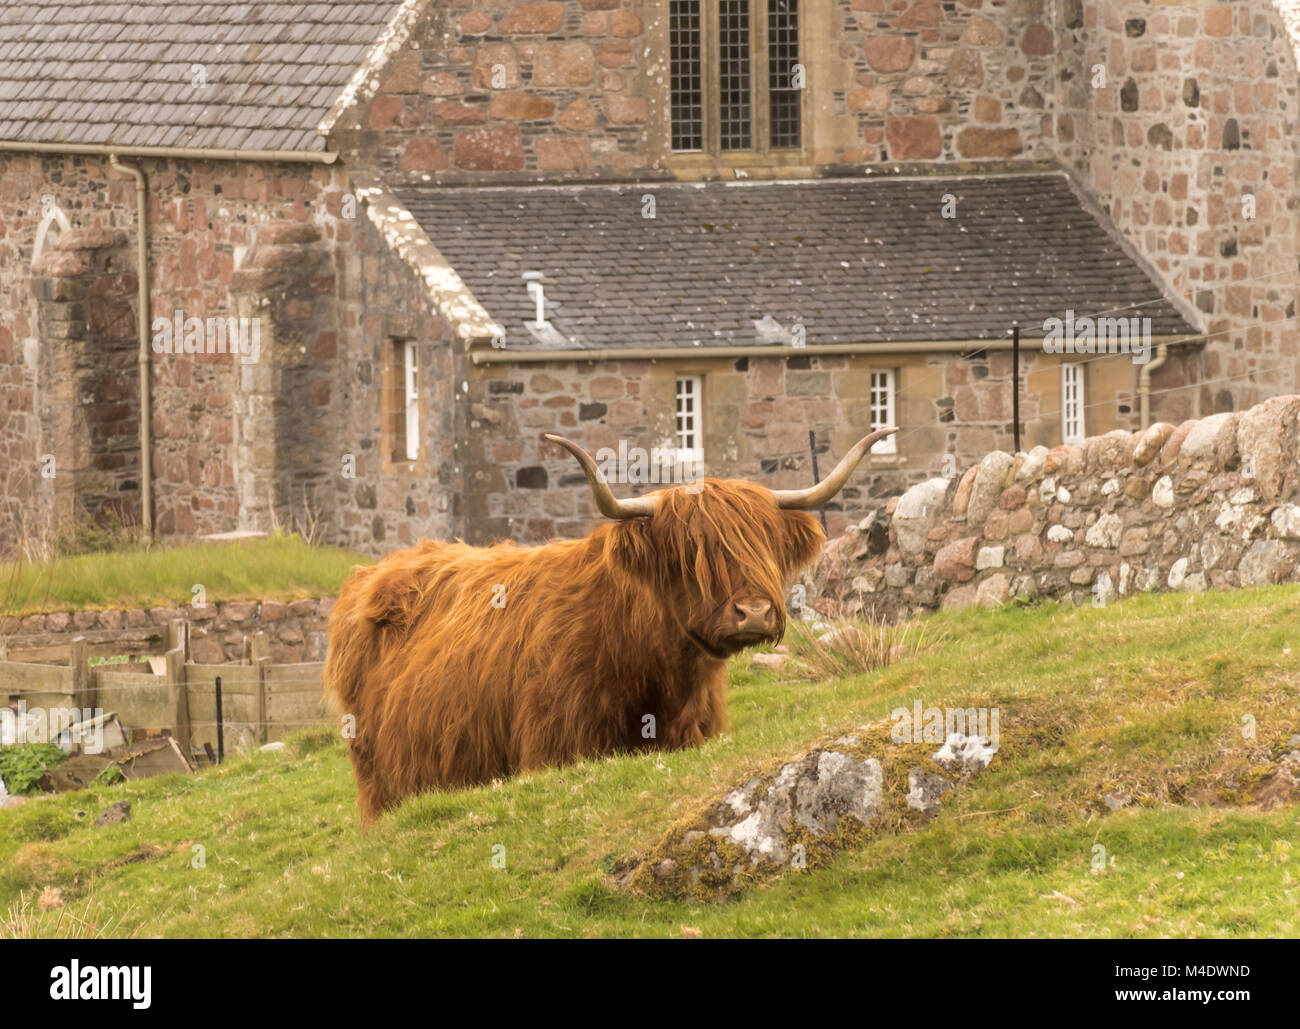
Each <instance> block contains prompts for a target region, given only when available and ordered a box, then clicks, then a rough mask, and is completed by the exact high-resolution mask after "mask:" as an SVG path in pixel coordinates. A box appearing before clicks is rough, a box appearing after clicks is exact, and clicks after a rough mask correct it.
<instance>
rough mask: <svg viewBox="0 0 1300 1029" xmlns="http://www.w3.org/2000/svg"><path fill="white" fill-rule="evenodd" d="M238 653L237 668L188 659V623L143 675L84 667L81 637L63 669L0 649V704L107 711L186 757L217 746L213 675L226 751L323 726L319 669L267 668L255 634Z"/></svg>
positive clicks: (263, 642) (171, 632) (177, 624)
mask: <svg viewBox="0 0 1300 1029" xmlns="http://www.w3.org/2000/svg"><path fill="white" fill-rule="evenodd" d="M244 650H245V659H244V661H243V662H241V663H239V664H222V665H203V664H196V663H194V662H192V661H190V660H189V622H187V621H185V620H184V619H176V620H174V621H173V622H171V623H170V624H169V625H168V627H167V639H166V648H165V650H164V652H163V653H162V654H161V655H155V659H154V660H153V662H152V664H154V665H155V666H156V667H155V670H153V671H149V672H145V671H123V670H114V668H113V667H112V666H111V665H92V664H90V662H89V648H88V646H87V643H86V640H85V639H84V638H83V637H78V638H77V639H75V640H74V641H73V642H72V644H71V646H70V647H69V648H68V659H69V660H68V664H66V665H62V664H60V665H54V664H34V663H31V662H25V661H9V660H4V657H5V655H4V652H3V650H0V705H3V704H6V703H8V704H12V703H15V702H17V701H23V702H25V704H26V707H27V709H28V710H33V709H36V708H42V709H45V710H56V709H60V708H70V707H71V708H81V709H85V708H90V709H99V710H102V711H113V712H116V714H117V717H118V719H119V720H120V721H121V723H122V725H123V726H125V727H126V728H128V729H144V730H155V731H157V730H164V729H165V730H167V731H169V732H170V733H171V735H172V736H174V737H175V738H176V740H177V741H178V742H179V743H180V744H181V748H182V751H183V752H184V753H186V754H190V753H192V752H193V751H194V749H195V748H198V749H203V746H204V744H210V745H211V746H212V747H214V748H215V747H216V743H217V695H216V681H217V677H218V676H220V678H221V700H222V719H221V720H222V724H223V728H224V735H225V742H226V749H227V750H237V749H243V748H247V747H250V746H254V745H257V744H262V743H268V742H271V741H273V740H277V739H280V738H282V737H284V736H286V735H288V734H289V733H291V732H293V731H294V730H296V729H300V728H303V727H304V726H308V725H323V724H326V723H328V722H329V721H330V718H329V716H328V715H327V713H326V711H325V704H324V697H323V694H322V689H321V686H322V677H323V675H324V670H325V665H324V664H323V663H321V662H302V663H298V664H273V663H272V662H271V659H270V657H269V656H268V654H267V650H268V641H267V638H266V636H265V635H264V634H262V633H258V634H257V635H255V636H250V637H248V638H246V639H245V641H244ZM159 658H161V659H160V660H159Z"/></svg>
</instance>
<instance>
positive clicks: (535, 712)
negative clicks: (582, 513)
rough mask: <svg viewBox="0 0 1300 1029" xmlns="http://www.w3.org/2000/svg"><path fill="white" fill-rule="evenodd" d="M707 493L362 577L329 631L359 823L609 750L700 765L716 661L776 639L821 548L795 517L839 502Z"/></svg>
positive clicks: (836, 478)
mask: <svg viewBox="0 0 1300 1029" xmlns="http://www.w3.org/2000/svg"><path fill="white" fill-rule="evenodd" d="M895 431H897V430H895V429H892V428H891V429H883V430H880V431H878V432H873V433H872V434H871V435H870V436H868V437H866V439H864V440H862V441H861V442H860V443H858V444H857V446H855V447H854V448H853V449H852V451H851V452H850V453H849V454H847V455H846V456H845V458H844V460H842V461H841V462H840V463H839V466H838V467H836V469H835V470H834V471H833V472H831V474H830V475H828V476H827V477H826V478H825V479H824V480H823V481H822V482H820V483H818V484H817V485H816V486H813V487H811V488H809V489H806V490H788V491H778V492H773V491H772V490H769V489H765V488H764V487H762V486H757V485H754V484H753V483H748V482H741V481H735V480H719V479H704V480H701V481H699V482H696V483H693V484H690V485H688V486H676V487H673V488H670V489H665V490H660V491H659V492H657V493H652V494H649V495H647V496H644V497H638V498H635V499H631V500H616V499H615V498H614V495H613V493H612V492H611V491H610V488H609V486H608V484H607V483H606V482H605V480H604V479H603V478H602V477H601V475H600V472H599V471H598V470H597V468H596V465H595V462H594V461H593V460H592V459H591V457H590V456H589V455H588V454H587V453H586V451H584V450H583V449H582V448H581V447H579V446H578V445H577V444H575V443H571V442H570V441H568V440H566V439H562V438H560V437H558V436H547V437H546V438H547V439H549V440H551V441H552V442H554V443H557V444H559V445H560V446H562V447H564V448H565V449H566V450H568V451H569V452H570V453H572V454H573V455H574V457H576V458H577V459H578V461H579V462H581V464H582V467H583V469H584V471H585V472H586V474H587V479H588V481H589V482H590V484H591V489H592V493H593V494H594V495H595V499H596V506H597V507H598V508H599V510H600V512H601V513H602V514H604V515H605V516H606V517H608V518H610V519H613V521H612V522H610V523H606V524H604V525H601V526H599V527H597V528H596V529H595V530H594V531H593V532H592V533H591V535H589V536H587V537H585V538H584V539H578V540H570V541H558V542H552V543H547V544H545V545H542V546H534V547H519V546H515V545H514V544H513V543H500V544H497V545H496V546H493V547H487V548H482V547H471V546H467V545H466V544H464V543H437V542H432V541H425V542H423V543H421V544H419V545H418V546H416V547H414V548H413V549H411V550H406V551H402V552H400V553H396V554H391V555H389V556H388V557H386V558H385V559H384V560H383V561H381V562H380V563H379V564H377V565H374V566H373V567H369V568H360V569H358V570H357V571H356V572H354V573H353V575H352V576H351V578H349V579H348V581H347V583H346V584H345V585H344V587H343V591H342V593H341V594H340V596H339V600H338V605H337V606H336V607H335V609H334V614H333V616H332V617H331V619H330V647H329V661H328V664H327V665H326V669H325V683H326V686H325V689H326V693H327V695H329V696H330V697H331V699H332V701H333V705H334V706H335V708H336V709H337V710H338V711H339V712H340V713H341V714H350V715H352V716H354V718H355V736H354V738H352V740H351V742H350V744H349V749H350V756H351V758H352V765H353V769H354V770H355V772H356V777H357V795H358V804H359V807H360V809H361V820H362V823H363V824H366V825H368V824H369V823H370V822H372V821H373V820H374V819H375V817H376V816H377V815H378V814H379V813H380V812H382V811H383V810H385V809H386V808H389V807H392V806H394V805H396V804H397V803H398V802H399V801H401V800H402V799H403V798H404V797H407V796H409V795H410V794H413V793H417V792H420V791H422V790H427V789H430V788H432V787H435V786H444V787H457V786H468V785H470V784H473V783H484V782H488V781H489V780H491V779H494V778H498V777H503V776H508V775H512V774H514V773H516V772H519V771H523V770H525V769H530V768H538V767H540V766H542V765H554V764H560V763H563V762H568V761H573V760H576V759H578V758H582V757H589V756H594V755H598V754H610V753H614V752H616V751H619V750H635V749H641V748H674V747H685V746H694V745H696V744H699V743H701V742H702V741H703V740H705V739H706V738H708V737H710V736H712V735H714V734H715V733H717V732H718V731H720V730H721V729H722V728H723V727H724V724H725V717H726V710H725V699H724V688H725V686H726V682H727V674H726V658H727V657H728V656H729V655H731V654H734V653H736V652H737V651H739V650H742V649H744V648H745V647H749V646H752V645H754V644H756V643H758V642H760V641H762V640H779V639H780V638H781V635H782V633H783V632H784V630H785V604H784V597H785V595H786V592H787V590H788V589H789V586H790V584H791V582H792V580H793V578H794V576H795V575H796V574H797V573H798V572H799V571H800V570H801V569H803V568H805V567H806V566H808V565H809V564H810V563H811V562H812V561H813V560H814V559H815V558H816V557H817V555H818V553H819V552H820V549H821V546H822V544H823V543H824V542H825V535H824V534H823V533H822V530H821V527H820V526H819V525H818V524H817V520H816V519H814V518H812V517H811V516H810V515H808V514H806V513H805V512H806V511H808V510H812V509H816V508H818V507H820V506H822V505H823V504H825V503H826V501H828V500H830V499H831V498H832V497H833V496H835V494H836V493H838V492H839V490H840V489H841V487H843V485H844V483H845V481H846V480H847V479H848V477H849V475H850V473H851V472H852V471H853V469H854V468H855V467H856V466H857V464H858V462H859V461H860V460H861V459H862V457H863V455H865V454H866V452H867V451H868V450H869V449H870V448H871V445H872V444H873V443H875V441H876V440H878V439H880V438H881V437H882V436H885V435H888V434H889V433H891V432H895Z"/></svg>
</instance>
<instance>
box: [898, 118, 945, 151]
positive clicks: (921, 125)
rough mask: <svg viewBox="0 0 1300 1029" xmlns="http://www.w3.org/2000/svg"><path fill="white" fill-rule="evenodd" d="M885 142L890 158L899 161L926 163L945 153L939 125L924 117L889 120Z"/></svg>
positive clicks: (934, 120) (935, 121) (933, 120)
mask: <svg viewBox="0 0 1300 1029" xmlns="http://www.w3.org/2000/svg"><path fill="white" fill-rule="evenodd" d="M885 140H886V141H887V142H888V144H889V154H890V157H891V158H893V159H894V160H898V161H926V160H930V159H932V158H935V157H938V156H939V155H940V154H942V153H943V136H942V134H941V133H940V131H939V123H938V121H937V120H936V119H934V118H931V117H927V116H924V115H911V116H905V117H897V118H887V119H886V120H885Z"/></svg>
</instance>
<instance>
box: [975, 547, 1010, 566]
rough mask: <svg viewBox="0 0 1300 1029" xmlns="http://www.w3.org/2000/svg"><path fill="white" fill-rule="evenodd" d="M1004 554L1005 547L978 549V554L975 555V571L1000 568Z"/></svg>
mask: <svg viewBox="0 0 1300 1029" xmlns="http://www.w3.org/2000/svg"><path fill="white" fill-rule="evenodd" d="M1006 552H1007V548H1006V547H980V550H979V553H978V554H976V555H975V570H976V571H981V572H982V571H984V569H986V568H1001V567H1002V564H1003V558H1004V557H1005V555H1006Z"/></svg>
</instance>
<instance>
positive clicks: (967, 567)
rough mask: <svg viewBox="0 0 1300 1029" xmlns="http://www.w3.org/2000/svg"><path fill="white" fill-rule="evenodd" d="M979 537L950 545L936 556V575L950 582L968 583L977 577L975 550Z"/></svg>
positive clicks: (968, 538)
mask: <svg viewBox="0 0 1300 1029" xmlns="http://www.w3.org/2000/svg"><path fill="white" fill-rule="evenodd" d="M978 544H979V537H978V536H970V537H967V538H966V539H962V540H957V541H956V542H954V543H949V544H948V545H947V546H946V547H943V548H941V549H940V550H939V552H938V553H937V554H935V555H934V574H935V575H937V576H938V577H939V578H940V579H946V580H948V581H949V582H966V581H967V580H969V579H971V578H973V577H974V575H975V549H976V547H977V546H978Z"/></svg>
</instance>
